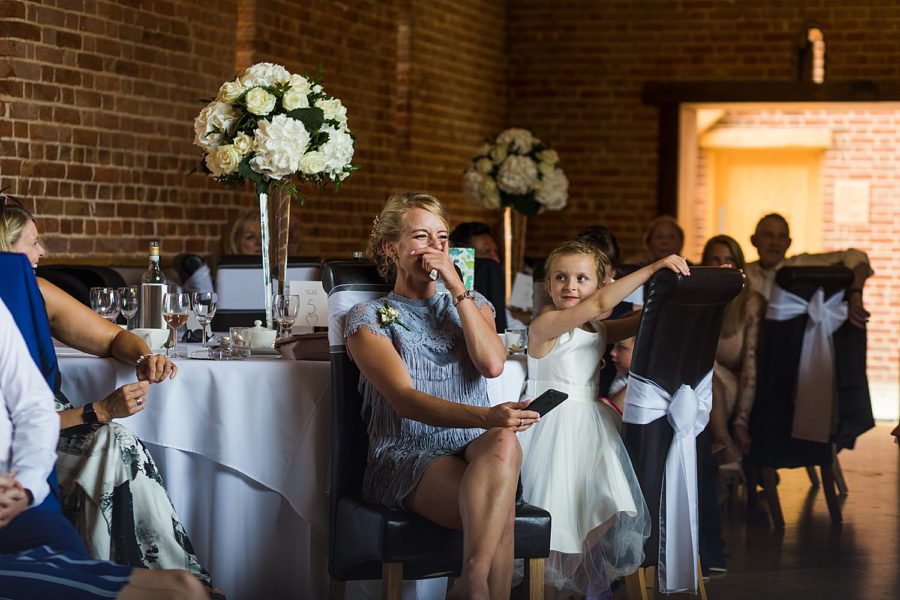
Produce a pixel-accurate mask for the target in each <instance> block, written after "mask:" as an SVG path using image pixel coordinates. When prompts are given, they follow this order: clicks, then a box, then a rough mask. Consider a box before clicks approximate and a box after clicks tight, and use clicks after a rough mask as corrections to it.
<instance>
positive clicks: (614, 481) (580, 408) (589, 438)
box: [519, 328, 650, 596]
mask: <svg viewBox="0 0 900 600" xmlns="http://www.w3.org/2000/svg"><path fill="white" fill-rule="evenodd" d="M604 333H605V330H603V329H601V331H600V332H599V333H591V332H588V331H585V330H583V329H580V328H578V329H574V330H572V331H570V332H567V333H564V334H562V335H561V336H560V337H559V338H558V339H557V341H556V345H555V346H554V347H553V350H551V352H550V353H549V354H548V355H547V356H545V357H544V358H540V359H535V358H532V357H530V356H529V357H528V385H527V389H526V393H525V398H527V399H533V398H535V397H537V396H538V395H540V394H541V393H542V392H543V391H544V390H546V389H548V388H553V389H557V390H559V391H562V392H566V393H567V394H569V397H568V399H566V400H565V401H564V402H563V403H562V404H560V405H559V406H557V407H556V408H554V409H553V410H551V411H550V412H549V413H547V415H545V416H544V417H543V418H541V421H540V422H539V423H537V424H536V425H534V426H533V427H531V428H529V429H528V430H527V431H524V432H522V433H520V434H519V441H520V443H521V445H522V451H523V461H522V488H523V496H524V499H525V500H526V501H527V502H528V503H529V504H532V505H534V506H539V507H541V508H543V509H545V510H547V511H549V512H550V515H551V517H552V529H551V533H550V551H551V552H550V557H549V559H548V560H547V561H546V563H545V564H546V570H545V578H546V582H547V583H548V584H550V585H553V586H554V587H556V588H557V589H560V590H562V589H566V590H572V591H575V592H578V593H580V594H586V595H589V596H594V595H595V593H596V592H597V591H599V589H600V588H603V587H605V586H608V582H609V581H611V580H612V579H615V578H617V577H620V576H622V575H626V574H629V573H633V572H634V571H635V570H637V568H638V567H639V566H640V565H641V562H642V561H643V560H644V541H645V540H646V539H647V536H648V535H649V534H650V518H649V515H648V513H647V505H646V503H645V502H644V498H643V495H642V494H641V490H640V486H639V485H638V481H637V477H636V476H635V474H634V469H633V468H632V466H631V460H630V459H629V458H628V453H627V452H626V450H625V446H624V445H623V444H622V439H621V437H620V436H619V432H618V430H617V428H616V419H615V416H614V414H613V412H612V410H611V409H610V408H609V407H607V406H605V405H603V404H602V403H600V402H599V401H598V399H597V396H598V389H597V381H598V375H599V370H600V365H601V361H602V359H603V353H604V351H605V349H606V342H605V335H604ZM604 571H605V573H604ZM606 589H607V590H608V587H606Z"/></svg>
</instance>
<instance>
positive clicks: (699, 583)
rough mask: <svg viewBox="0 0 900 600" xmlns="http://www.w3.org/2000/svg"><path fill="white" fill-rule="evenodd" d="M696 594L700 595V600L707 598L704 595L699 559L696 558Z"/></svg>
mask: <svg viewBox="0 0 900 600" xmlns="http://www.w3.org/2000/svg"><path fill="white" fill-rule="evenodd" d="M697 595H698V596H700V600H707V597H706V582H705V581H703V569H701V568H700V559H699V558H698V559H697Z"/></svg>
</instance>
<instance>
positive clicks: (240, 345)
mask: <svg viewBox="0 0 900 600" xmlns="http://www.w3.org/2000/svg"><path fill="white" fill-rule="evenodd" d="M228 334H229V337H230V338H231V358H233V359H236V360H244V359H247V358H250V339H251V336H252V335H253V333H252V332H251V328H250V327H230V328H229V329H228Z"/></svg>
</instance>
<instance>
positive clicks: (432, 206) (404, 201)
mask: <svg viewBox="0 0 900 600" xmlns="http://www.w3.org/2000/svg"><path fill="white" fill-rule="evenodd" d="M414 208H421V209H423V210H427V211H428V212H430V213H431V214H433V215H434V216H436V217H437V218H438V219H440V220H441V221H442V222H443V223H444V226H445V227H446V228H447V229H448V230H449V229H450V221H449V220H448V219H447V211H446V210H445V209H444V205H443V204H441V202H440V200H438V199H437V198H435V197H434V196H430V195H428V194H423V193H421V192H401V193H399V194H394V195H392V196H391V197H390V198H388V200H387V202H386V203H385V205H384V208H382V209H381V213H380V214H379V215H378V216H377V217H375V221H374V222H373V223H372V234H371V235H370V236H369V248H368V255H369V256H370V257H372V260H374V261H375V266H377V267H378V274H379V275H381V277H382V278H383V279H384V280H385V281H391V280H393V279H394V278H395V277H396V275H397V265H395V264H394V261H393V259H392V258H391V257H390V256H388V255H387V254H385V252H384V243H385V242H387V241H391V242H396V241H397V240H399V239H400V235H401V234H402V233H403V219H404V218H405V217H406V213H408V212H409V211H410V210H412V209H414Z"/></svg>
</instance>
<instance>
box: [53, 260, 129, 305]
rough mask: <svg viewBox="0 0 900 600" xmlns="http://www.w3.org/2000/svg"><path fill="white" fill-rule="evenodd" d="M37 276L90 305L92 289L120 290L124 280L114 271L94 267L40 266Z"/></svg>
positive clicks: (107, 268)
mask: <svg viewBox="0 0 900 600" xmlns="http://www.w3.org/2000/svg"><path fill="white" fill-rule="evenodd" d="M36 273H37V276H38V277H43V278H44V279H46V280H47V281H49V282H50V283H52V284H54V285H56V286H58V287H59V288H61V289H62V290H63V291H65V292H66V293H67V294H69V295H70V296H72V297H74V298H75V299H76V300H78V301H79V302H81V303H82V304H84V305H85V306H90V305H91V296H90V289H91V288H92V287H111V288H120V287H124V286H125V280H124V279H123V278H122V275H120V274H119V272H118V271H116V270H115V269H111V268H109V267H98V266H94V265H41V266H39V267H38V268H37V271H36Z"/></svg>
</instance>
